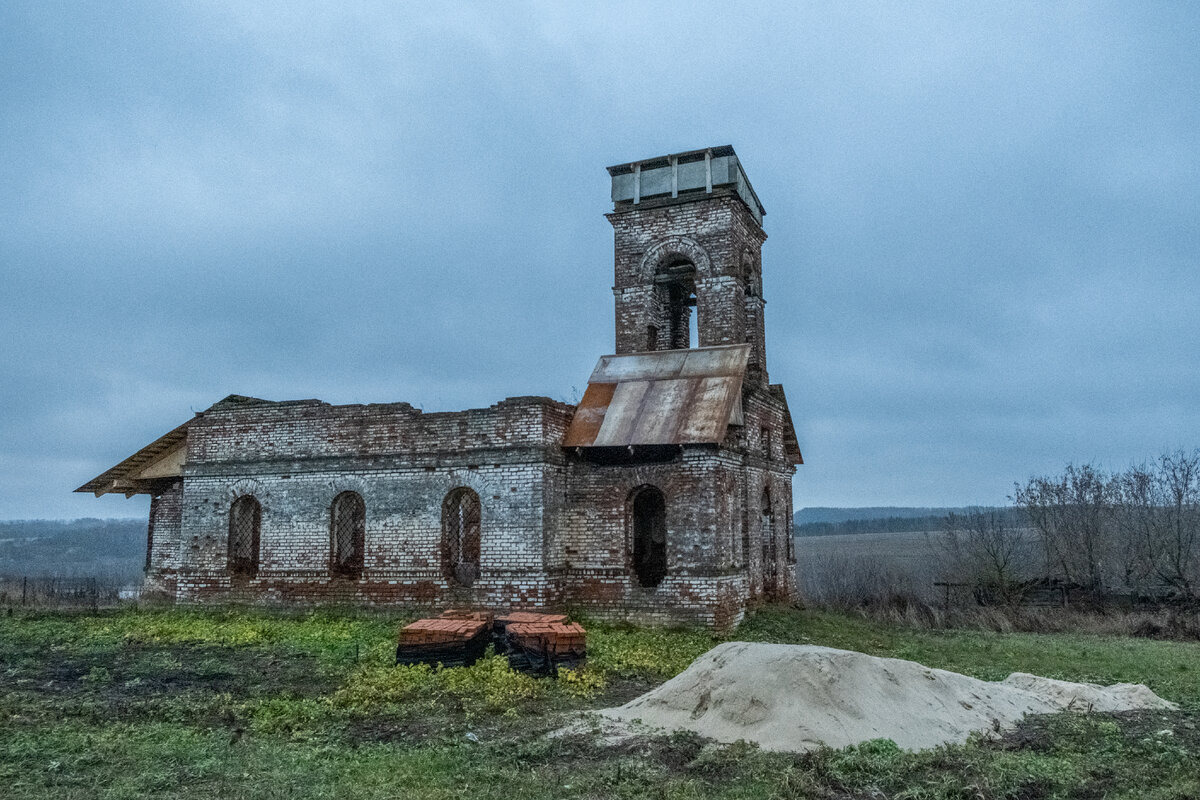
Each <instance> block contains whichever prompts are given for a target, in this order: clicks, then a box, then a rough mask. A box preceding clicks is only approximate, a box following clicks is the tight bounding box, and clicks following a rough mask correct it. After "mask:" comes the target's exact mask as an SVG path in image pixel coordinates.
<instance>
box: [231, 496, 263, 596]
mask: <svg viewBox="0 0 1200 800" xmlns="http://www.w3.org/2000/svg"><path fill="white" fill-rule="evenodd" d="M261 528H262V506H261V505H259V503H258V499H257V498H255V496H254V495H252V494H244V495H242V496H241V497H239V498H238V499H236V500H234V501H233V505H232V506H230V507H229V572H230V573H231V574H233V575H240V576H243V577H247V578H253V577H255V576H256V575H258V549H259V535H260V531H261Z"/></svg>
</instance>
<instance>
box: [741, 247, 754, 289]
mask: <svg viewBox="0 0 1200 800" xmlns="http://www.w3.org/2000/svg"><path fill="white" fill-rule="evenodd" d="M742 290H743V293H744V294H745V296H746V297H758V271H757V270H756V269H755V268H754V261H753V260H752V259H751V258H750V254H749V253H747V254H746V255H744V256H742Z"/></svg>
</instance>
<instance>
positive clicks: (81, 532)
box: [0, 519, 146, 581]
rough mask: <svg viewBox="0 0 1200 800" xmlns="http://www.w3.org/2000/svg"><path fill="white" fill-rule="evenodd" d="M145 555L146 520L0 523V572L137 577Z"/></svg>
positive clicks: (20, 521) (19, 574)
mask: <svg viewBox="0 0 1200 800" xmlns="http://www.w3.org/2000/svg"><path fill="white" fill-rule="evenodd" d="M145 559H146V521H145V520H136V519H75V520H16V521H0V576H2V575H8V576H31V577H32V576H55V577H73V576H81V577H100V578H105V579H111V580H121V581H133V580H138V579H140V577H141V574H142V567H143V565H144V564H145Z"/></svg>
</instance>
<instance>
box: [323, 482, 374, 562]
mask: <svg viewBox="0 0 1200 800" xmlns="http://www.w3.org/2000/svg"><path fill="white" fill-rule="evenodd" d="M366 538H367V507H366V504H365V503H363V499H362V497H360V496H359V494H358V493H357V492H342V493H341V494H339V495H338V496H337V497H335V498H333V504H332V505H331V506H330V507H329V571H330V572H331V573H333V574H334V575H339V576H341V577H344V578H350V579H352V580H358V579H359V578H361V577H362V571H363V551H364V550H365V549H366Z"/></svg>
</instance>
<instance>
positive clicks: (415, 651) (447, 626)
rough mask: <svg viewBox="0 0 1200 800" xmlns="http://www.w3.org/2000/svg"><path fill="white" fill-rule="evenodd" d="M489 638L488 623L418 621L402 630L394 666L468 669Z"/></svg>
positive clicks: (489, 625)
mask: <svg viewBox="0 0 1200 800" xmlns="http://www.w3.org/2000/svg"><path fill="white" fill-rule="evenodd" d="M491 638H492V625H491V622H490V621H484V620H478V619H419V620H417V621H416V622H413V623H412V624H410V625H405V626H404V628H403V629H401V631H400V641H399V643H398V644H397V646H396V663H397V664H441V665H442V666H446V667H459V666H469V665H471V664H474V663H475V662H476V661H477V660H478V659H479V657H480V656H482V655H483V651H484V650H485V649H486V648H487V646H488V643H489V642H490V641H491Z"/></svg>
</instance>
